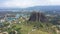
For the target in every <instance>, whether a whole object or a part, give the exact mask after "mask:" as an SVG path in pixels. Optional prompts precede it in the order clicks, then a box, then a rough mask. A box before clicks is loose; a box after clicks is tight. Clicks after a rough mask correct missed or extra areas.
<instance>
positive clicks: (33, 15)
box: [29, 12, 47, 22]
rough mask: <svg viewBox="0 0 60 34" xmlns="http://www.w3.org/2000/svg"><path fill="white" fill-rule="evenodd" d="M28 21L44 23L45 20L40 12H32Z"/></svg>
mask: <svg viewBox="0 0 60 34" xmlns="http://www.w3.org/2000/svg"><path fill="white" fill-rule="evenodd" d="M29 21H41V22H46V21H47V18H46V17H45V15H44V14H43V13H40V12H32V13H31V16H30V18H29Z"/></svg>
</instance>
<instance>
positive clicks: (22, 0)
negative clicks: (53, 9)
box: [0, 0, 60, 8]
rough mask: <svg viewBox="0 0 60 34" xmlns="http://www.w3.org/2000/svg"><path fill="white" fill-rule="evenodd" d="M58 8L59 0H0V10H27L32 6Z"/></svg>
mask: <svg viewBox="0 0 60 34" xmlns="http://www.w3.org/2000/svg"><path fill="white" fill-rule="evenodd" d="M56 5H57V6H59V5H60V0H0V8H7V7H8V8H10V7H19V8H27V7H33V6H56Z"/></svg>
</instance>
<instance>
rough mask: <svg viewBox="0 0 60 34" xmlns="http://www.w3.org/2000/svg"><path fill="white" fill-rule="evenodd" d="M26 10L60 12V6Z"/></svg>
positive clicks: (36, 7) (37, 7)
mask: <svg viewBox="0 0 60 34" xmlns="http://www.w3.org/2000/svg"><path fill="white" fill-rule="evenodd" d="M25 10H40V11H60V6H35V7H29V8H26V9H25Z"/></svg>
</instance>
